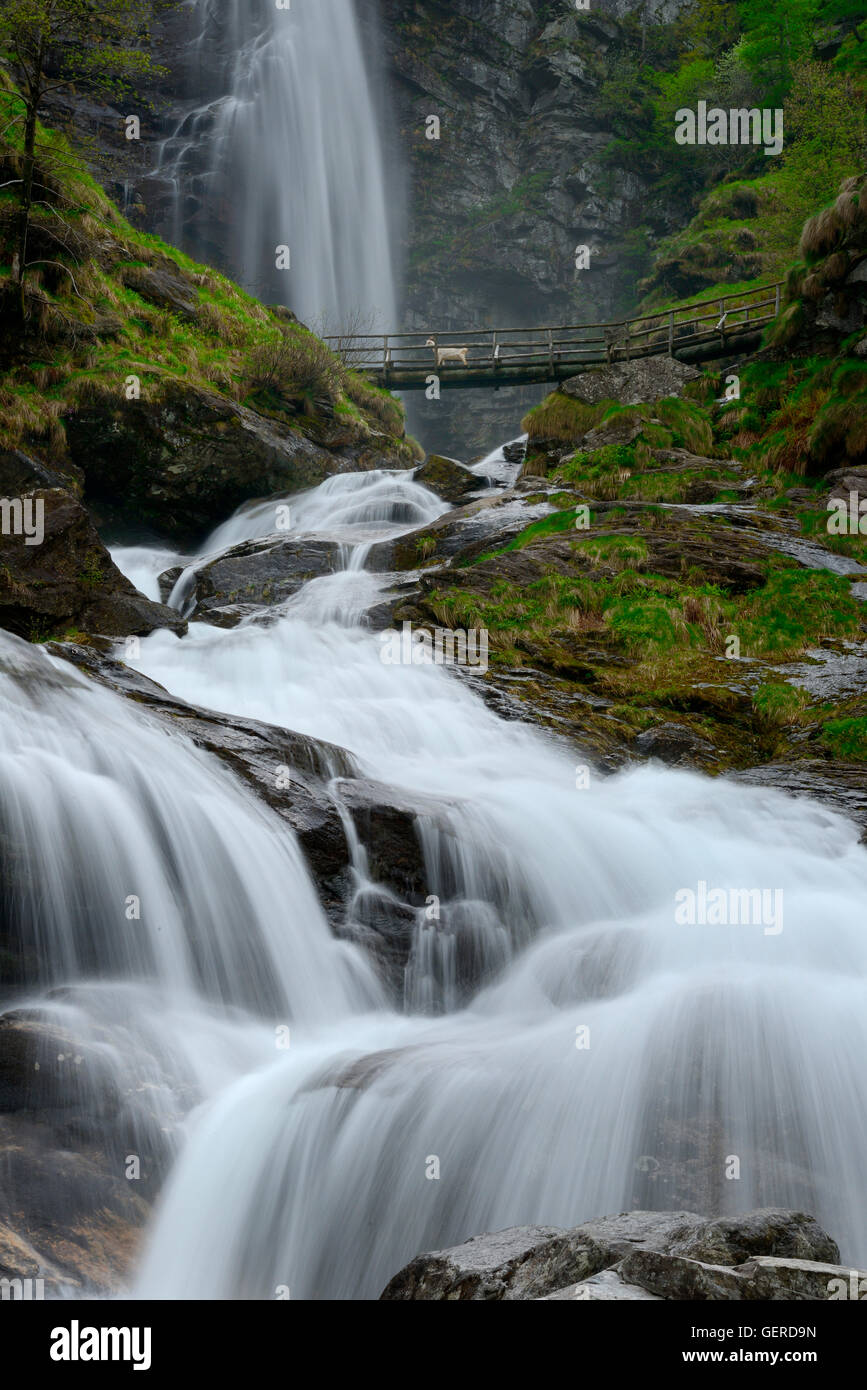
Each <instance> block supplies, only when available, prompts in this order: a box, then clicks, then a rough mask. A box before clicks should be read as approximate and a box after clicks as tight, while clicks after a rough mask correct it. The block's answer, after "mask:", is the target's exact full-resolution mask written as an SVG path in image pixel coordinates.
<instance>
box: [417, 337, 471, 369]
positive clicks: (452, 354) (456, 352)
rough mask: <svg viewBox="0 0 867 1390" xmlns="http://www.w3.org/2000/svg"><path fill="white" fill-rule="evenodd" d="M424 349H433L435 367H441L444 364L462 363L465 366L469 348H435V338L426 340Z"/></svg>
mask: <svg viewBox="0 0 867 1390" xmlns="http://www.w3.org/2000/svg"><path fill="white" fill-rule="evenodd" d="M425 347H429V348H433V350H434V356H435V358H436V364H437V367H438V368H439V367H441V366H442V364H443V363H444V362H462V363H463V365H464V366H466V365H467V353H468V352H469V348H465V347H459V348H458V347H444V348H441V347H437V344H436V339H435V338H428V340H427V342H426V343H425Z"/></svg>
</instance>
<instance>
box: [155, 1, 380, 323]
mask: <svg viewBox="0 0 867 1390" xmlns="http://www.w3.org/2000/svg"><path fill="white" fill-rule="evenodd" d="M196 8H197V10H198V12H199V16H200V28H199V38H198V40H197V45H196V47H197V53H196V55H195V56H196V59H197V62H198V64H199V66H200V67H201V68H202V69H203V70H204V69H206V68H210V69H213V67H214V63H215V54H218V53H225V54H226V55H227V73H226V79H225V91H226V92H227V95H224V96H222V97H221V98H220V99H218V100H217V101H214V102H210V103H207V104H205V105H203V106H202V107H201V108H200V110H199V111H197V112H196V113H195V114H194V115H192V116H189V117H187V119H186V120H185V121H184V122H183V124H182V126H181V129H180V130H179V131H178V133H177V136H176V137H175V138H174V139H173V140H171V141H169V142H168V144H167V147H166V150H165V152H164V157H163V165H164V172H171V173H172V174H173V176H174V178H175V181H176V227H175V232H176V237H177V240H179V241H181V242H182V243H184V244H185V245H186V246H187V248H188V249H189V250H190V251H191V252H193V253H194V254H195V252H196V249H197V248H196V247H195V246H193V245H191V244H190V240H189V238H188V236H186V235H185V232H184V225H183V208H184V203H185V199H186V198H187V196H188V183H189V180H188V175H189V172H190V169H191V166H192V163H193V162H194V161H193V160H192V159H191V155H192V153H193V152H194V151H195V150H200V146H201V145H202V144H203V143H205V144H207V147H208V149H209V155H208V158H207V166H208V171H209V172H208V174H207V176H206V177H205V179H204V181H203V185H202V186H203V189H204V191H205V192H206V196H207V198H208V200H209V202H211V203H213V204H216V206H217V209H218V211H219V221H220V223H222V224H223V225H224V226H225V227H226V228H227V237H226V249H227V253H228V256H227V259H228V261H229V263H230V269H231V271H232V273H233V274H234V276H235V277H236V278H237V279H238V280H240V281H241V283H242V284H243V285H244V286H245V288H246V289H248V290H250V292H251V293H253V294H255V295H257V296H258V297H259V298H261V299H265V300H267V301H270V302H276V303H282V304H287V305H288V306H289V307H290V308H291V309H292V310H293V311H294V312H295V313H296V314H297V315H298V316H299V318H301V319H302V320H303V321H304V322H306V323H308V324H316V325H317V326H319V327H320V329H321V330H322V331H332V332H334V331H341V330H342V329H343V328H345V327H346V326H347V324H348V323H349V322H350V321H351V320H352V321H355V322H356V323H359V322H360V323H361V324H362V325H363V327H364V328H367V327H368V326H369V327H371V328H372V327H373V326H374V325H376V326H377V327H383V328H387V327H389V326H391V325H393V324H394V323H395V322H396V308H397V306H396V295H395V284H394V270H393V267H394V265H395V263H396V259H397V257H396V252H395V248H394V246H393V240H394V238H393V236H392V229H391V220H392V219H391V212H390V195H389V191H388V185H387V179H386V156H385V153H384V149H383V142H382V139H381V133H380V130H379V119H378V113H377V101H376V99H375V93H374V83H373V79H372V77H371V74H370V72H369V71H368V66H367V62H366V55H365V52H364V46H363V44H362V38H361V32H360V28H359V23H358V18H357V15H356V6H355V0H293V4H292V6H291V8H287V9H278V8H277V6H276V4H275V3H274V0H196ZM200 157H201V156H200V153H199V154H198V155H197V156H196V158H197V159H198V160H199V161H200ZM281 246H285V247H288V248H289V257H288V259H289V268H288V269H282V270H281V269H277V268H276V260H277V248H278V247H281Z"/></svg>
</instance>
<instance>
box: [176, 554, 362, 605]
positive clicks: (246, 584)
mask: <svg viewBox="0 0 867 1390" xmlns="http://www.w3.org/2000/svg"><path fill="white" fill-rule="evenodd" d="M339 550H340V547H339V546H338V545H337V543H336V542H335V541H321V540H306V539H301V540H288V539H287V540H277V541H275V540H273V539H268V540H266V541H244V542H243V543H242V544H241V545H237V546H235V547H233V549H232V550H227V551H226V552H225V553H224V554H223V555H221V556H220V557H219V559H217V560H212V561H211V562H210V563H209V564H206V565H203V566H202V568H201V569H199V570H197V572H196V576H195V588H194V594H195V604H196V606H195V610H194V614H193V616H195V617H196V618H200V619H204V620H205V621H207V622H211V621H214V619H212V618H211V616H210V615H211V611H212V610H221V611H222V610H225V609H226V608H227V607H228V608H236V607H237V606H238V605H253V606H254V607H255V606H259V607H261V606H265V605H273V604H277V603H283V602H284V601H285V600H286V599H287V598H291V596H292V595H293V594H297V592H298V590H299V589H301V588H303V587H304V585H305V584H307V583H308V582H309V581H310V580H311V579H315V578H317V576H319V575H322V574H332V573H333V572H334V570H335V569H336V568H337V556H338V554H339ZM238 621H240V619H238ZM218 625H219V626H226V627H231V626H235V623H233V622H232V621H229V622H225V621H224V622H222V623H220V624H218Z"/></svg>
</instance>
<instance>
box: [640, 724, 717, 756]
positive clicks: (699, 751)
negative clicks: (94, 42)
mask: <svg viewBox="0 0 867 1390" xmlns="http://www.w3.org/2000/svg"><path fill="white" fill-rule="evenodd" d="M634 748H635V751H636V752H637V753H640V754H641V755H642V757H645V758H658V759H659V760H660V762H663V763H668V764H670V765H672V766H678V765H682V764H687V765H695V764H701V763H703V762H706V761H707V759H708V758H713V757H714V755H715V750H714V746H713V744H712V743H708V741H707V739H704V738H699V736H698V735H697V734H696V733H694V732H693V730H692V729H688V728H687V727H686V725H684V724H659V725H657V726H656V728H654V729H645V730H644V732H643V733H641V734H639V735H638V737H637V738H636V740H635V744H634Z"/></svg>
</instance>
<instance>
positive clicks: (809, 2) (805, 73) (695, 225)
mask: <svg viewBox="0 0 867 1390" xmlns="http://www.w3.org/2000/svg"><path fill="white" fill-rule="evenodd" d="M600 100H601V112H602V115H603V117H604V119H605V121H606V124H607V125H608V126H609V127H610V128H611V129H612V130H613V131H614V139H613V140H612V141H611V143H610V144H609V146H608V148H607V150H606V152H605V156H604V158H605V160H606V161H607V162H608V163H609V164H610V165H611V166H612V167H613V168H627V169H632V170H634V171H635V172H636V173H640V174H642V175H643V176H644V177H646V176H647V174H648V171H650V172H651V174H652V176H653V181H654V186H655V188H656V190H657V193H658V195H659V197H660V198H661V199H662V200H663V202H669V203H670V202H675V203H678V204H685V205H686V206H689V205H690V204H692V206H693V207H695V208H696V209H697V211H696V216H695V217H694V219H693V220H692V221H691V222H690V223H689V225H688V226H686V227H684V228H682V229H680V230H679V231H677V232H676V233H674V234H673V235H671V236H670V237H668V238H667V239H666V240H664V241H663V242H662V243H661V245H660V246H659V247H658V248H657V250H656V255H655V266H654V270H653V273H652V275H651V276H650V277H649V278H648V279H646V280H645V282H644V284H643V285H642V286H641V287H640V288H641V292H642V293H643V295H644V301H643V307H648V308H649V307H662V306H665V305H667V304H670V303H674V302H676V301H677V300H679V299H684V298H690V297H692V296H693V295H695V294H696V293H698V292H701V291H702V290H704V289H713V288H715V287H718V286H719V287H721V286H723V285H725V286H728V287H731V286H732V285H733V284H735V283H737V284H745V285H750V284H754V283H757V282H759V281H761V280H767V279H769V278H772V277H774V276H781V275H782V273H783V272H784V270H785V268H786V266H787V265H788V264H789V262H790V261H791V260H792V258H793V255H794V249H795V246H796V243H797V239H798V234H799V232H800V229H801V225H802V223H803V221H804V219H805V217H807V216H808V215H809V214H810V212H811V211H812V210H813V209H814V208H815V206H816V205H817V203H821V202H824V201H827V200H829V199H830V198H831V197H833V195H834V194H835V193H836V191H837V188H838V187H839V185H840V183H841V181H842V180H843V179H844V178H846V177H848V176H851V175H853V174H856V173H858V172H859V170H860V169H863V167H864V165H865V162H867V15H865V12H864V9H863V6H860V9H859V5H858V3H857V0H740V2H739V3H737V4H727V5H719V4H717V3H716V0H696V3H694V4H693V5H691V6H690V7H688V8H686V9H685V10H684V11H682V12H681V14H680V15H679V16H678V18H677V19H676V20H675V21H674V22H673V23H671V24H668V25H662V26H650V27H649V28H644V27H643V25H642V23H641V22H640V20H639V18H638V17H627V18H626V19H624V20H623V21H622V23H621V39H620V42H619V44H617V45H616V46H615V49H614V51H613V56H612V58H611V60H610V62H609V68H608V75H607V77H606V79H605V81H604V82H603V84H602V87H601V92H600ZM699 101H705V102H707V104H708V107H714V106H719V107H721V108H723V109H724V110H730V109H732V108H747V109H752V108H759V109H762V108H771V109H772V110H773V109H775V108H777V107H779V108H781V109H782V111H783V127H784V145H783V151H782V153H781V154H779V155H777V156H772V157H768V156H766V155H765V153H764V149H763V148H762V146H760V145H756V146H754V145H746V146H745V145H739V144H735V145H678V144H677V143H676V142H675V139H674V134H675V114H676V112H677V111H678V110H679V109H681V108H689V109H692V110H695V108H696V106H697V103H698V102H699ZM645 232H646V229H645ZM633 234H634V236H635V238H636V244H642V243H643V241H644V240H645V239H646V237H645V235H643V234H642V229H641V228H637V229H634V232H633ZM645 266H646V260H645Z"/></svg>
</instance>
